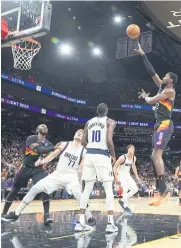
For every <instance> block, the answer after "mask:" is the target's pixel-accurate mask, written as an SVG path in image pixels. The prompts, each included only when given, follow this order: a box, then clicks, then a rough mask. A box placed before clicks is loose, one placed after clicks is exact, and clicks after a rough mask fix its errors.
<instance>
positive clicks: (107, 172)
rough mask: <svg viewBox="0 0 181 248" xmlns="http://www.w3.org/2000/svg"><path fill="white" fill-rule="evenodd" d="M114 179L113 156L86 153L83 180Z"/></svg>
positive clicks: (102, 180) (103, 180)
mask: <svg viewBox="0 0 181 248" xmlns="http://www.w3.org/2000/svg"><path fill="white" fill-rule="evenodd" d="M96 177H97V180H98V181H101V182H106V181H113V179H114V177H113V171H112V164H111V158H110V157H108V156H105V155H102V154H86V155H85V162H84V165H83V172H82V180H85V181H91V180H96Z"/></svg>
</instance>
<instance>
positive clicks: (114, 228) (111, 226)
mask: <svg viewBox="0 0 181 248" xmlns="http://www.w3.org/2000/svg"><path fill="white" fill-rule="evenodd" d="M106 232H109V233H114V232H118V227H117V226H115V225H114V224H111V223H108V224H107V227H106Z"/></svg>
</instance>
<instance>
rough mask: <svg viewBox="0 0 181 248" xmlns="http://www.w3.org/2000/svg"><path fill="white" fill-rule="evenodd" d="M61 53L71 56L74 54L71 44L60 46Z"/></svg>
mask: <svg viewBox="0 0 181 248" xmlns="http://www.w3.org/2000/svg"><path fill="white" fill-rule="evenodd" d="M60 52H61V54H62V55H70V54H72V52H73V48H72V47H71V46H70V45H69V44H62V45H60Z"/></svg>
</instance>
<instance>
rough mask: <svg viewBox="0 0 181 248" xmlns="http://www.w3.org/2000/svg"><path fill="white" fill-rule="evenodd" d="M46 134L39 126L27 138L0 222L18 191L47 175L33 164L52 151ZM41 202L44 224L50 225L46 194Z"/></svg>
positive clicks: (43, 127)
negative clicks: (21, 160)
mask: <svg viewBox="0 0 181 248" xmlns="http://www.w3.org/2000/svg"><path fill="white" fill-rule="evenodd" d="M47 134H48V128H47V126H46V125H45V124H41V125H39V126H38V127H37V129H36V135H31V136H29V137H28V138H27V140H26V150H25V155H24V160H23V164H22V166H21V168H20V170H19V172H18V173H17V175H16V177H15V180H14V185H13V187H12V188H11V191H10V192H9V194H8V196H7V199H6V201H5V205H4V209H3V214H2V218H1V220H2V221H5V218H4V216H5V215H7V212H8V210H9V208H10V206H11V204H12V203H13V201H14V199H15V197H16V196H17V194H18V192H19V191H20V189H21V188H23V187H26V186H27V183H28V181H29V179H30V178H31V179H32V181H33V184H36V183H37V182H38V181H40V180H41V179H42V178H44V177H46V176H47V175H48V173H47V172H46V171H45V170H44V169H43V167H41V166H39V167H35V162H36V161H37V160H38V159H39V158H41V157H42V156H43V155H44V154H47V153H49V152H51V151H53V150H54V147H53V145H52V143H51V142H50V141H48V140H47V139H46V136H47ZM42 201H43V208H44V223H45V224H48V223H52V222H53V220H52V219H51V218H50V215H49V206H50V201H49V195H48V194H46V193H42Z"/></svg>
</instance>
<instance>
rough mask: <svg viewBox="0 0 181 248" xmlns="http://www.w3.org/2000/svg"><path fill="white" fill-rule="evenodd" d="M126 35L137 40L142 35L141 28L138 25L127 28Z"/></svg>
mask: <svg viewBox="0 0 181 248" xmlns="http://www.w3.org/2000/svg"><path fill="white" fill-rule="evenodd" d="M126 33H127V35H128V37H129V38H131V39H137V38H138V37H139V35H140V28H139V27H138V26H137V25H136V24H131V25H129V26H128V27H127V29H126Z"/></svg>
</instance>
